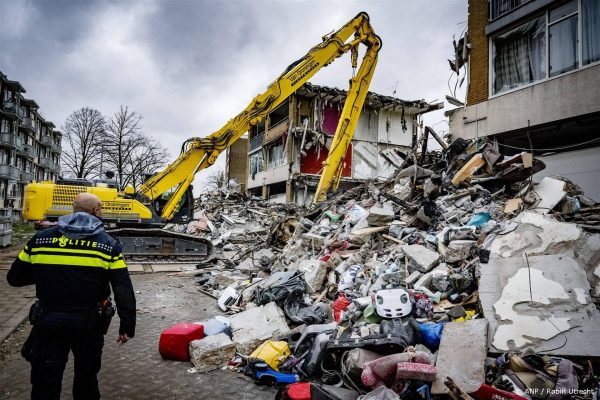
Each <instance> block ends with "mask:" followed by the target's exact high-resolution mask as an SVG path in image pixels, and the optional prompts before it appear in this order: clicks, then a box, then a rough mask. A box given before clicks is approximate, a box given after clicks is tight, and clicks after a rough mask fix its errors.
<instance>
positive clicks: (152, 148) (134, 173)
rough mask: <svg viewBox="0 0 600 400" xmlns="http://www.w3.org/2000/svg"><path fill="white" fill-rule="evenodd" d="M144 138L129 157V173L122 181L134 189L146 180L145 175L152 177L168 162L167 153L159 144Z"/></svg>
mask: <svg viewBox="0 0 600 400" xmlns="http://www.w3.org/2000/svg"><path fill="white" fill-rule="evenodd" d="M142 137H144V141H143V143H142V145H140V146H138V147H137V148H136V149H134V150H133V151H132V152H131V154H130V155H129V159H128V165H129V167H130V168H131V170H130V173H129V174H128V175H127V176H126V178H125V180H124V181H123V183H124V185H132V186H133V187H134V188H135V189H138V188H139V186H140V185H141V184H142V183H143V182H144V181H145V180H146V176H147V175H153V174H154V173H156V172H158V171H159V170H160V169H162V168H163V167H164V166H165V164H166V163H167V161H168V160H169V152H168V151H167V150H166V149H165V148H164V147H162V146H161V145H160V143H159V142H157V141H155V140H152V139H150V138H148V137H145V136H144V135H142Z"/></svg>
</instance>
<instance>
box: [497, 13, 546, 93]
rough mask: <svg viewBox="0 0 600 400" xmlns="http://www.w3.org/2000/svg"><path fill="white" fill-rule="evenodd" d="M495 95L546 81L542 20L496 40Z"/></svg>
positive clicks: (544, 30)
mask: <svg viewBox="0 0 600 400" xmlns="http://www.w3.org/2000/svg"><path fill="white" fill-rule="evenodd" d="M493 45H494V46H493V51H492V56H493V66H494V80H493V93H494V94H496V93H500V92H504V91H506V90H510V89H513V88H516V87H518V86H522V85H525V84H528V83H532V82H535V81H539V80H541V79H544V78H545V77H546V68H545V65H546V21H545V18H544V17H540V18H537V19H534V20H532V21H529V22H527V23H525V24H523V25H521V26H519V27H517V28H515V29H513V30H511V31H509V32H507V33H505V34H503V35H499V36H497V37H495V38H494V40H493Z"/></svg>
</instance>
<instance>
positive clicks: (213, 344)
mask: <svg viewBox="0 0 600 400" xmlns="http://www.w3.org/2000/svg"><path fill="white" fill-rule="evenodd" d="M189 351H190V359H191V361H192V364H194V366H195V367H196V369H197V370H198V372H208V371H213V370H215V369H219V368H221V367H224V366H225V365H227V363H228V362H229V360H231V357H233V356H234V354H235V343H234V342H232V341H231V339H230V338H229V336H227V335H226V334H224V333H219V334H218V335H212V336H207V337H205V338H203V339H200V340H194V341H192V342H191V343H190V347H189Z"/></svg>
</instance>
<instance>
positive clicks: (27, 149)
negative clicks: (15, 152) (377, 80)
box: [21, 144, 35, 159]
mask: <svg viewBox="0 0 600 400" xmlns="http://www.w3.org/2000/svg"><path fill="white" fill-rule="evenodd" d="M21 154H22V155H24V156H26V157H27V158H30V159H33V157H35V148H34V147H33V146H32V145H30V144H24V145H23V146H22V149H21Z"/></svg>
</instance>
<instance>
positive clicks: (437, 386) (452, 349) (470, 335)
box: [431, 319, 488, 394]
mask: <svg viewBox="0 0 600 400" xmlns="http://www.w3.org/2000/svg"><path fill="white" fill-rule="evenodd" d="M487 331H488V324H487V321H486V320H485V319H474V320H471V321H464V322H449V323H447V324H445V325H444V331H443V334H442V340H441V342H440V349H439V351H438V357H437V362H436V364H435V366H436V367H437V370H438V374H437V378H436V380H435V381H434V382H433V386H432V387H431V393H432V394H444V393H448V388H447V387H446V385H444V379H445V378H446V377H447V376H449V377H452V379H454V381H455V382H456V384H457V385H458V386H459V387H460V388H461V389H462V390H464V391H465V392H467V393H472V392H474V391H476V390H477V389H479V387H480V386H481V383H482V382H484V381H485V358H486V355H487Z"/></svg>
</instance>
